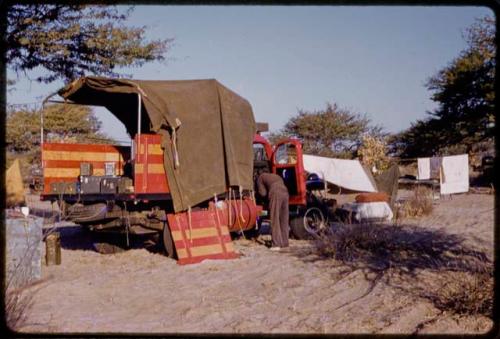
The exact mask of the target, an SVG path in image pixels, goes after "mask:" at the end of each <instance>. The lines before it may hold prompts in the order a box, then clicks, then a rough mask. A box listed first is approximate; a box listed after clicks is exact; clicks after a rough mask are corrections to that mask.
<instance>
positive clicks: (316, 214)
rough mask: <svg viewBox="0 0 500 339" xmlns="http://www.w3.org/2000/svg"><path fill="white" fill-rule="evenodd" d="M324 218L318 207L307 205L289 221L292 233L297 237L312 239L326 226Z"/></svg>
mask: <svg viewBox="0 0 500 339" xmlns="http://www.w3.org/2000/svg"><path fill="white" fill-rule="evenodd" d="M327 224H328V223H327V221H326V218H325V216H324V214H323V212H322V211H321V209H319V208H318V207H309V208H308V209H307V210H306V211H305V212H304V213H301V214H300V215H299V216H297V217H294V218H292V219H291V221H290V228H291V230H292V234H293V235H294V236H295V237H296V238H297V239H313V238H316V237H318V236H319V233H321V231H322V230H324V229H325V228H326V227H327Z"/></svg>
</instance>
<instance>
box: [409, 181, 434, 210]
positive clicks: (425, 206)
mask: <svg viewBox="0 0 500 339" xmlns="http://www.w3.org/2000/svg"><path fill="white" fill-rule="evenodd" d="M433 198H434V197H433V191H432V189H430V188H428V187H425V186H418V187H417V188H415V189H414V190H413V196H412V197H411V198H410V199H408V200H406V201H405V202H404V204H403V206H402V212H403V213H402V214H403V216H406V217H413V218H418V217H421V216H424V215H429V214H431V212H432V209H433V200H434V199H433Z"/></svg>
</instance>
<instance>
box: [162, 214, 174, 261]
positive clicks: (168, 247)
mask: <svg viewBox="0 0 500 339" xmlns="http://www.w3.org/2000/svg"><path fill="white" fill-rule="evenodd" d="M161 233H162V234H161V236H160V243H161V248H162V251H163V253H164V254H165V255H166V256H167V257H168V258H172V259H177V253H176V251H175V245H174V240H173V238H172V233H171V232H170V227H169V226H168V223H167V222H165V223H164V225H163V231H162V232H161Z"/></svg>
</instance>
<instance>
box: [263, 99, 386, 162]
mask: <svg viewBox="0 0 500 339" xmlns="http://www.w3.org/2000/svg"><path fill="white" fill-rule="evenodd" d="M381 130H382V129H381V127H379V126H370V119H368V118H367V117H366V115H361V114H357V113H353V112H350V111H349V110H347V109H343V108H340V107H339V106H337V104H336V103H333V104H331V103H327V104H326V108H325V109H324V110H319V111H312V112H310V111H306V110H302V109H300V110H299V111H298V114H297V115H296V116H294V117H292V118H290V119H289V120H288V122H287V123H286V124H285V126H284V128H283V129H282V130H281V131H279V132H277V133H272V134H271V135H270V140H271V141H277V140H278V139H280V138H283V137H296V138H299V139H300V140H301V141H302V143H303V149H304V152H305V153H308V154H315V155H321V156H331V157H341V158H352V157H353V156H354V155H355V153H356V150H357V149H358V147H359V146H360V144H361V137H362V136H363V135H364V134H367V133H368V134H374V135H380V134H381Z"/></svg>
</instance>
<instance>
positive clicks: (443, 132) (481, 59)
mask: <svg viewBox="0 0 500 339" xmlns="http://www.w3.org/2000/svg"><path fill="white" fill-rule="evenodd" d="M464 38H465V40H466V42H467V48H466V49H465V50H463V51H462V52H461V53H460V55H459V56H458V57H457V58H455V59H454V60H453V61H452V62H450V63H449V64H448V65H447V66H446V67H444V68H443V69H442V70H440V71H439V72H437V73H436V74H435V75H434V76H432V77H431V78H430V79H429V80H428V82H427V84H426V85H427V88H428V89H429V90H430V91H432V96H431V98H432V100H433V101H435V102H436V103H437V104H438V107H437V109H436V110H435V111H433V112H430V114H429V115H430V116H429V117H428V118H426V119H423V120H419V121H417V122H416V123H414V124H412V126H411V127H410V128H409V129H408V130H406V131H404V132H403V133H401V134H400V135H398V136H396V137H395V138H394V139H393V146H394V148H395V149H398V151H399V154H400V155H401V156H406V157H414V156H429V155H433V154H439V153H445V152H454V153H455V152H468V151H470V150H471V149H472V147H473V145H474V144H476V143H478V142H481V141H484V140H486V139H489V138H491V137H492V136H493V133H494V131H493V128H492V127H491V126H493V125H494V123H495V115H494V101H495V92H494V82H495V66H496V55H495V51H496V45H495V20H494V19H493V18H490V17H484V18H482V19H479V20H477V21H476V23H475V24H473V25H472V26H471V27H469V28H468V29H467V30H466V32H465V34H464Z"/></svg>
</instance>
